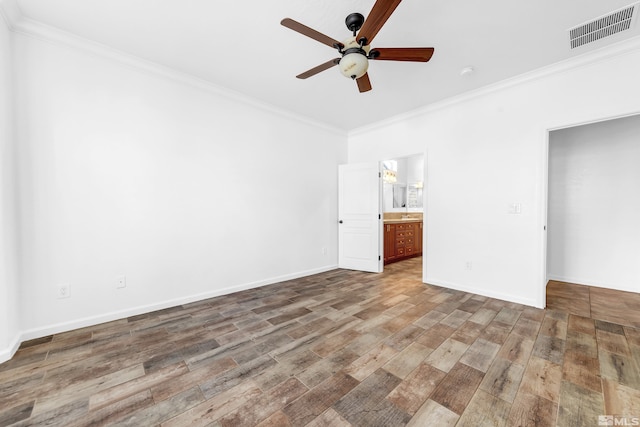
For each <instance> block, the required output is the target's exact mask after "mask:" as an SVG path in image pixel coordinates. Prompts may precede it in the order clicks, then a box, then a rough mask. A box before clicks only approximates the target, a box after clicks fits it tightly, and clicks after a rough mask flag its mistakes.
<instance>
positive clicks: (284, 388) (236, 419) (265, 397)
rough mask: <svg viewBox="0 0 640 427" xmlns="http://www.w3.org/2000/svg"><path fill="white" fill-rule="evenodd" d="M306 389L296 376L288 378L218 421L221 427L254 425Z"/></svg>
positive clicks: (249, 426)
mask: <svg viewBox="0 0 640 427" xmlns="http://www.w3.org/2000/svg"><path fill="white" fill-rule="evenodd" d="M307 390H308V389H307V387H305V386H304V384H302V383H301V382H300V381H298V380H297V379H296V378H290V379H288V380H287V381H285V382H283V383H281V384H279V385H277V386H276V387H274V388H272V389H271V390H269V391H268V392H266V393H263V394H262V395H260V396H258V397H256V398H254V399H251V400H249V401H247V402H246V403H245V404H244V405H242V406H240V407H238V408H237V409H235V410H234V411H232V412H230V413H228V414H226V415H225V416H224V417H222V418H221V419H220V420H219V422H220V424H221V425H222V426H223V427H241V426H247V427H251V426H255V425H256V424H257V423H259V422H260V421H263V420H265V419H266V418H267V417H269V416H270V415H272V414H273V413H274V412H276V411H278V410H280V409H282V408H283V407H284V406H285V405H286V404H287V403H290V402H292V401H294V400H295V399H297V398H298V397H300V396H301V395H303V394H304V393H305V392H306V391H307Z"/></svg>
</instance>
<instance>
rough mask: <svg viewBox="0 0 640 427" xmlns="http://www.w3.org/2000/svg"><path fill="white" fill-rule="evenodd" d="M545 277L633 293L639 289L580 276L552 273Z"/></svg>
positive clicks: (639, 290) (557, 280)
mask: <svg viewBox="0 0 640 427" xmlns="http://www.w3.org/2000/svg"><path fill="white" fill-rule="evenodd" d="M547 279H548V280H555V281H556V282H565V283H574V284H576V285H584V286H593V287H595V288H606V289H614V290H616V291H624V292H635V293H638V292H640V289H638V288H636V289H634V288H633V287H632V286H625V285H620V284H615V283H602V282H594V281H591V280H587V279H585V278H581V277H567V276H555V275H553V274H548V275H547Z"/></svg>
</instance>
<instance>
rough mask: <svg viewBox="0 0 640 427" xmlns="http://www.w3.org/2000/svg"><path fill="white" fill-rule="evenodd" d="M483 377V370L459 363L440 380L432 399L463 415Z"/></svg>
mask: <svg viewBox="0 0 640 427" xmlns="http://www.w3.org/2000/svg"><path fill="white" fill-rule="evenodd" d="M483 377H484V373H483V372H481V371H479V370H477V369H474V368H472V367H470V366H467V365H465V364H463V363H458V364H456V365H455V366H454V367H453V369H451V371H450V372H449V375H447V376H446V377H445V378H444V379H443V380H442V381H441V382H440V384H439V385H438V387H437V388H436V389H435V391H434V392H433V394H432V395H431V400H433V401H435V402H436V403H439V404H440V405H442V406H444V407H445V408H447V409H449V410H451V411H453V412H455V413H456V414H458V415H462V413H463V412H464V409H465V408H466V406H467V404H468V403H469V401H470V400H471V398H472V397H473V394H474V393H475V392H476V389H477V388H478V386H479V385H480V382H481V381H482V378H483Z"/></svg>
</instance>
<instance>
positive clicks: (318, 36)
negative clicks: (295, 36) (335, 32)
mask: <svg viewBox="0 0 640 427" xmlns="http://www.w3.org/2000/svg"><path fill="white" fill-rule="evenodd" d="M280 24H282V25H283V26H285V27H287V28H289V29H291V30H293V31H296V32H298V33H300V34H302V35H305V36H307V37H310V38H312V39H314V40H317V41H319V42H320V43H323V44H326V45H327V46H329V47H334V45H336V44H337V45H339V46H342V43H340V42H339V41H338V40H335V39H332V38H331V37H329V36H325V35H324V34H322V33H321V32H318V31H316V30H314V29H313V28H309V27H307V26H306V25H303V24H301V23H299V22H297V21H294V20H293V19H291V18H284V19H283V20H282V21H280Z"/></svg>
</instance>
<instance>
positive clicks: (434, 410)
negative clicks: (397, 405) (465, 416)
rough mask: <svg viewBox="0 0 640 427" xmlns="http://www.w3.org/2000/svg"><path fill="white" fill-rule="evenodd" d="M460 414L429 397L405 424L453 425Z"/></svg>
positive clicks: (417, 426)
mask: <svg viewBox="0 0 640 427" xmlns="http://www.w3.org/2000/svg"><path fill="white" fill-rule="evenodd" d="M459 418H460V415H458V414H456V413H455V412H453V411H451V410H449V409H447V408H445V407H444V406H442V405H440V404H439V403H437V402H434V401H433V400H431V399H429V400H427V401H426V402H425V404H424V405H422V407H421V408H420V409H419V410H418V412H416V414H415V416H414V417H413V418H412V419H411V421H409V423H408V424H407V426H408V427H424V426H438V427H453V426H455V425H456V423H457V422H458V419H459Z"/></svg>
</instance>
